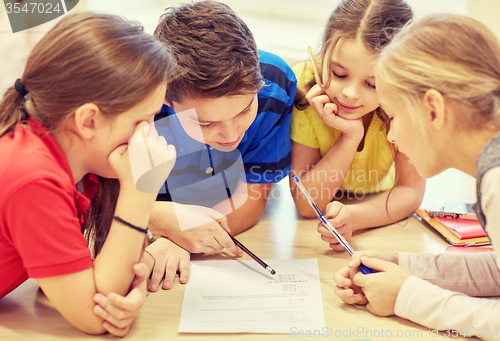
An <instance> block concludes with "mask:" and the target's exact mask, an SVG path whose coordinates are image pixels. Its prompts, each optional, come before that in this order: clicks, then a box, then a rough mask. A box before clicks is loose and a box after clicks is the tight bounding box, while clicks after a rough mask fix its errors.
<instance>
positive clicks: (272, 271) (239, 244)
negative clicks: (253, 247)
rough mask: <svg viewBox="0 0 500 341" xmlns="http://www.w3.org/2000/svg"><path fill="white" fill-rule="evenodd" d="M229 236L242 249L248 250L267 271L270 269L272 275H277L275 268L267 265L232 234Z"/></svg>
mask: <svg viewBox="0 0 500 341" xmlns="http://www.w3.org/2000/svg"><path fill="white" fill-rule="evenodd" d="M229 237H231V239H232V240H233V242H234V243H235V244H236V246H238V247H239V248H240V249H242V250H243V251H244V252H246V253H247V254H248V255H249V256H250V257H252V259H253V260H254V261H256V262H257V263H259V264H260V266H262V267H263V268H264V269H266V270H267V271H269V272H270V273H271V275H275V274H276V271H275V270H274V269H273V268H271V267H270V266H269V265H267V264H266V263H265V262H264V261H263V260H262V259H260V258H259V257H257V256H256V255H254V254H253V253H252V251H250V250H249V249H247V248H246V247H245V246H244V245H243V244H241V243H240V242H239V241H237V240H236V238H234V237H233V236H231V235H229Z"/></svg>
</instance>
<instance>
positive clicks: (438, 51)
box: [375, 14, 500, 129]
mask: <svg viewBox="0 0 500 341" xmlns="http://www.w3.org/2000/svg"><path fill="white" fill-rule="evenodd" d="M375 74H376V79H377V81H378V82H382V83H384V84H385V85H386V86H387V87H388V89H390V90H391V91H392V92H394V93H397V94H399V95H400V96H401V98H402V100H403V101H404V102H405V104H406V105H407V106H408V107H409V108H410V109H411V110H410V111H411V112H418V109H419V108H420V106H421V104H420V99H421V98H422V97H423V96H424V94H425V93H426V92H427V90H429V89H435V90H437V91H439V92H440V93H441V94H442V95H443V96H444V97H445V98H447V99H449V100H451V101H452V102H454V103H456V104H458V105H460V108H461V109H462V110H460V114H461V115H463V117H461V119H460V120H458V121H459V122H461V124H460V126H461V127H464V128H465V127H467V128H477V127H490V128H492V129H494V128H498V127H500V43H499V41H498V39H497V38H496V37H495V35H494V34H493V33H492V32H491V31H490V30H489V29H488V28H486V26H484V25H483V24H481V23H480V22H478V21H477V20H474V19H472V18H469V17H466V16H461V15H455V14H435V15H431V16H428V17H425V18H422V19H420V20H417V21H416V22H414V23H412V24H410V25H408V26H407V27H405V28H404V29H403V30H402V31H401V32H399V33H398V34H397V36H396V37H395V38H394V39H393V41H392V42H391V43H390V44H389V45H388V46H387V47H386V48H385V49H384V50H383V52H382V53H381V55H380V58H379V60H378V63H377V66H376V68H375Z"/></svg>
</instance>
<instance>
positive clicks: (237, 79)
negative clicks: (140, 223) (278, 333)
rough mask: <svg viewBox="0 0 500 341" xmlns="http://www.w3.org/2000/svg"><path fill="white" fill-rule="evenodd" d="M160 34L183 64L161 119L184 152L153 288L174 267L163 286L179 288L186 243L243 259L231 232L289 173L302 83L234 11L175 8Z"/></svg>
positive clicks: (161, 205)
mask: <svg viewBox="0 0 500 341" xmlns="http://www.w3.org/2000/svg"><path fill="white" fill-rule="evenodd" d="M155 36H156V37H157V39H159V40H160V41H162V42H164V43H165V44H166V45H167V46H168V48H169V49H170V51H171V52H172V55H173V56H174V58H175V59H176V60H177V64H178V67H179V76H178V77H177V78H176V79H175V80H174V81H172V82H170V83H169V84H168V90H167V93H166V105H164V107H163V108H162V112H161V113H160V114H159V115H157V116H156V117H155V124H156V127H157V130H158V133H159V134H161V135H163V136H165V138H166V140H167V141H168V143H169V144H173V145H174V146H175V147H176V149H177V161H176V165H175V166H174V169H173V170H172V172H171V173H170V175H169V178H168V181H167V182H166V184H165V187H164V188H163V189H162V191H161V192H160V194H159V195H158V201H157V203H156V207H155V210H154V213H153V216H152V219H151V223H150V229H151V230H152V231H153V232H155V233H157V234H162V235H164V236H167V237H168V239H161V240H159V241H157V242H156V243H154V244H153V245H154V246H153V245H152V246H150V248H149V249H148V251H150V252H153V254H154V256H155V259H156V266H155V270H154V273H153V276H152V281H151V285H150V290H153V291H154V290H156V289H157V288H158V284H159V282H160V280H161V277H162V276H163V274H164V273H165V264H166V267H167V271H166V277H165V280H164V283H163V288H165V289H169V288H170V287H171V284H172V281H173V278H174V276H175V271H176V270H177V269H179V271H180V281H181V283H185V282H186V281H187V270H188V267H189V254H188V253H187V252H185V251H184V250H181V249H180V248H179V247H178V246H180V247H182V248H183V249H185V250H187V251H188V252H190V253H215V252H217V251H219V250H222V249H223V248H226V249H228V250H229V251H231V252H233V253H234V254H236V255H241V252H242V251H241V250H240V249H239V248H238V247H237V246H236V245H235V244H234V243H233V242H232V240H231V238H230V237H229V235H228V233H231V234H233V235H234V234H237V233H240V232H241V231H244V230H246V229H248V228H249V227H251V226H252V225H254V224H255V223H256V222H257V221H258V220H259V218H260V216H261V215H262V212H263V211H264V208H265V205H266V201H267V197H268V194H269V190H270V188H271V185H272V184H273V183H275V182H278V181H280V180H281V179H282V178H284V177H286V176H288V173H289V171H290V162H291V140H290V118H291V112H292V106H293V99H294V96H295V91H296V85H297V84H296V78H295V75H294V74H293V71H292V70H291V68H290V67H289V66H288V65H287V64H286V63H285V62H284V61H283V60H282V59H281V58H279V57H277V56H275V55H273V54H271V53H267V52H263V51H258V50H257V48H256V44H255V41H254V39H253V36H252V33H251V32H250V30H249V29H248V27H247V26H246V25H245V23H244V22H243V21H242V20H241V19H240V18H239V17H238V16H237V15H236V14H235V13H234V12H233V11H232V10H231V9H230V8H229V7H228V6H227V5H224V4H221V3H218V2H215V1H201V2H196V3H194V4H187V5H183V6H181V7H177V8H169V9H168V10H167V12H166V13H165V14H164V15H163V16H162V17H161V19H160V23H159V24H158V26H157V28H156V31H155ZM172 213H175V215H176V217H177V221H172V219H171V217H172V215H171V214H172ZM158 242H161V244H158ZM172 242H173V243H172ZM174 243H175V244H176V245H175V244H174ZM177 245H178V246H177Z"/></svg>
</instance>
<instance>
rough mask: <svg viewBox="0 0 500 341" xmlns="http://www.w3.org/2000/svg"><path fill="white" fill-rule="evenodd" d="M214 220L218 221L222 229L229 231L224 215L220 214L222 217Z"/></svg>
mask: <svg viewBox="0 0 500 341" xmlns="http://www.w3.org/2000/svg"><path fill="white" fill-rule="evenodd" d="M216 221H217V222H218V223H219V225H220V227H222V228H223V229H224V231H226V232H227V233H231V229H230V228H229V225H228V223H227V217H226V216H222V217H220V218H218V219H216Z"/></svg>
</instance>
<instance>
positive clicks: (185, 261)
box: [179, 255, 190, 284]
mask: <svg viewBox="0 0 500 341" xmlns="http://www.w3.org/2000/svg"><path fill="white" fill-rule="evenodd" d="M189 260H190V258H189V255H188V257H182V258H181V260H180V261H179V282H180V283H181V284H186V283H187V282H188V280H189Z"/></svg>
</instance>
